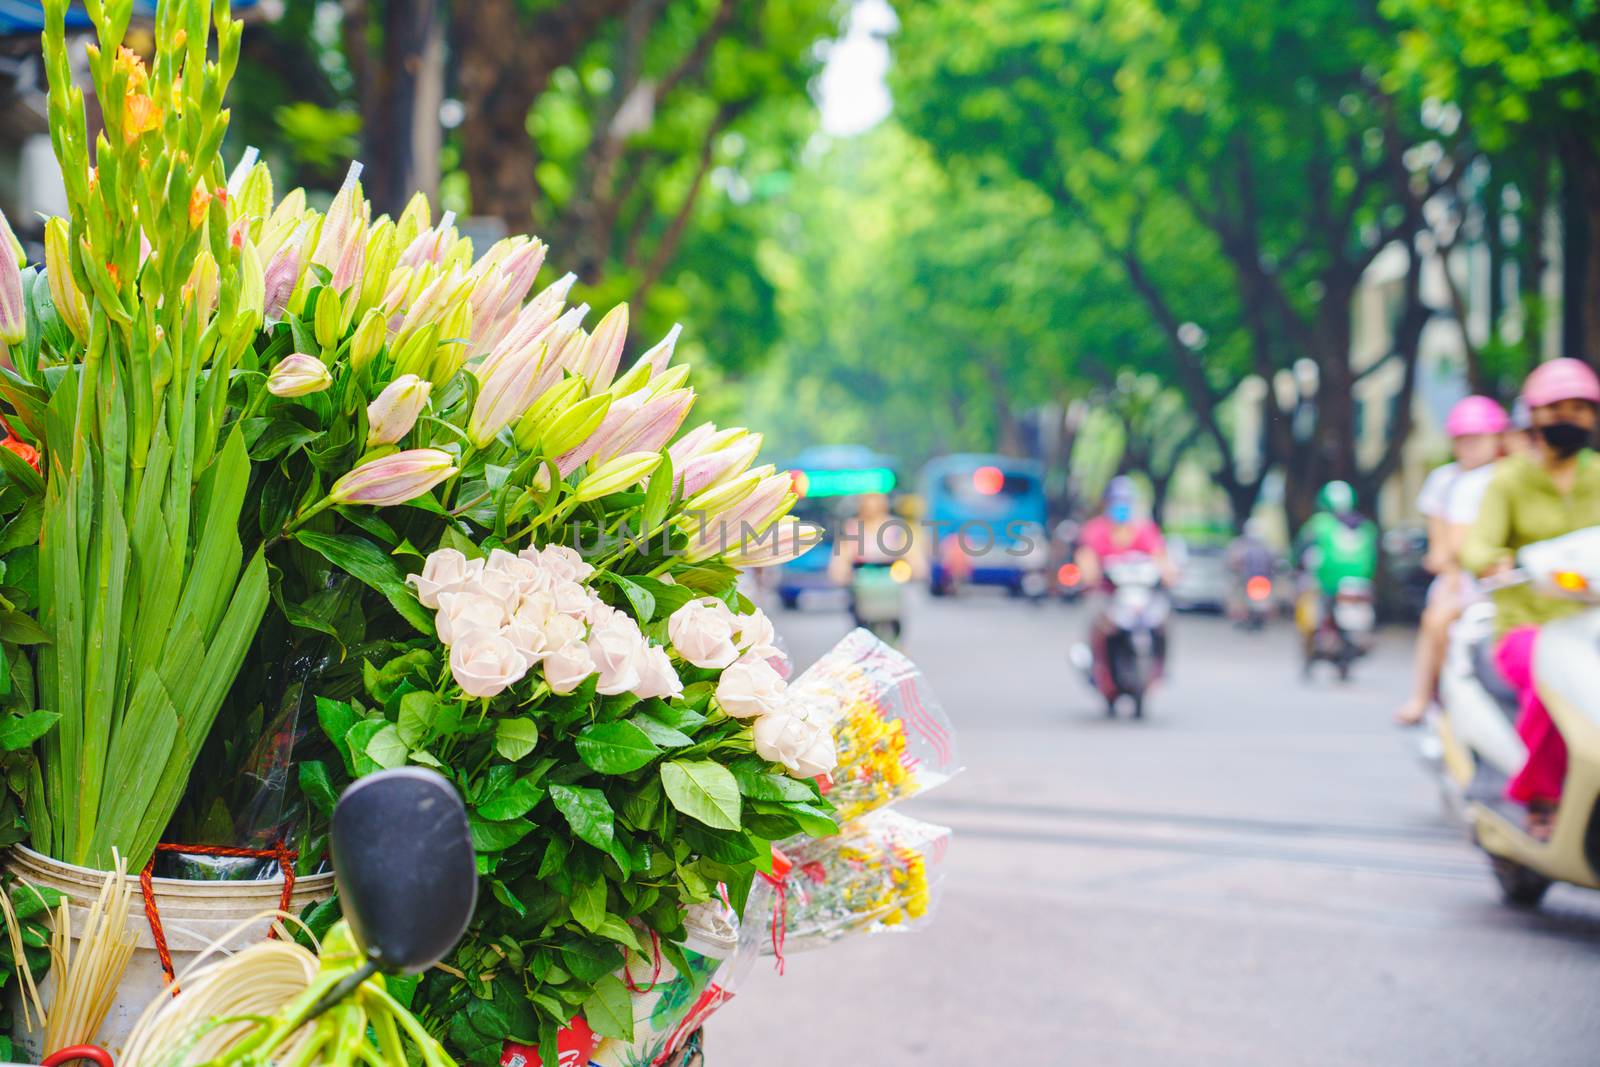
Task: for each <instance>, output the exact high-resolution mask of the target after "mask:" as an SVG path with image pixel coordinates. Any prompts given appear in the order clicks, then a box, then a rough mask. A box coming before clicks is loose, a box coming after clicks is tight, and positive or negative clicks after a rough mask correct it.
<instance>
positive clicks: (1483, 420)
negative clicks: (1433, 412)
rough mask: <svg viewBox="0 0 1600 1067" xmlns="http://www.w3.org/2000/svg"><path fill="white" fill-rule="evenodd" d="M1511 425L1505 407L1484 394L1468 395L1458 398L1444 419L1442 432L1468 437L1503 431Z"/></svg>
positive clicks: (1453, 435)
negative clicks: (1447, 416) (1448, 415)
mask: <svg viewBox="0 0 1600 1067" xmlns="http://www.w3.org/2000/svg"><path fill="white" fill-rule="evenodd" d="M1510 425H1511V420H1510V419H1508V418H1506V409H1505V408H1503V407H1501V406H1500V405H1499V404H1496V403H1495V402H1494V401H1493V400H1490V399H1489V398H1488V397H1486V396H1469V397H1467V398H1465V399H1463V400H1458V401H1457V402H1456V406H1455V407H1453V408H1451V409H1450V417H1449V418H1447V419H1445V420H1444V432H1445V433H1447V434H1449V435H1450V436H1451V437H1468V436H1470V435H1472V434H1480V433H1505V431H1506V428H1507V427H1509V426H1510Z"/></svg>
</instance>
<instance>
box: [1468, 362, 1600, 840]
mask: <svg viewBox="0 0 1600 1067" xmlns="http://www.w3.org/2000/svg"><path fill="white" fill-rule="evenodd" d="M1522 396H1523V398H1524V399H1525V400H1526V401H1527V402H1528V408H1529V410H1530V413H1531V420H1532V424H1533V430H1534V433H1535V434H1536V436H1537V447H1536V449H1535V451H1534V452H1532V453H1530V454H1528V455H1524V456H1512V457H1510V458H1509V459H1507V460H1505V461H1504V462H1503V463H1501V464H1500V465H1499V466H1500V469H1499V470H1498V471H1497V472H1496V473H1495V475H1494V477H1493V479H1492V480H1491V481H1490V482H1489V485H1488V488H1487V489H1486V490H1485V492H1484V496H1483V503H1482V505H1481V507H1480V508H1479V511H1478V518H1477V521H1476V522H1475V523H1474V524H1473V526H1472V529H1471V531H1470V532H1469V533H1468V535H1467V537H1466V540H1465V542H1464V543H1463V545H1462V547H1461V562H1462V565H1463V566H1464V567H1465V568H1466V569H1467V570H1468V571H1470V572H1472V573H1474V574H1478V575H1480V576H1483V577H1489V576H1492V575H1497V574H1501V573H1504V572H1506V571H1509V570H1511V569H1512V568H1513V567H1514V566H1515V562H1516V553H1517V550H1518V549H1520V548H1522V547H1523V546H1524V545H1529V544H1533V543H1535V542H1538V541H1547V540H1549V539H1550V538H1553V537H1559V536H1561V535H1562V534H1567V533H1571V532H1573V531H1575V530H1581V529H1584V528H1587V527H1590V526H1596V525H1600V458H1597V457H1596V455H1595V453H1594V451H1593V450H1592V449H1591V448H1590V447H1589V446H1590V444H1591V443H1592V441H1593V440H1594V434H1595V426H1596V422H1597V411H1600V378H1597V377H1596V376H1595V373H1594V371H1593V370H1591V369H1590V368H1589V367H1588V365H1586V364H1584V363H1583V362H1581V361H1579V360H1576V359H1555V360H1551V361H1550V362H1548V363H1543V364H1541V365H1540V366H1538V367H1536V368H1534V371H1533V373H1532V374H1529V375H1528V380H1527V381H1526V382H1525V383H1524V384H1523V387H1522ZM1493 595H1494V603H1495V613H1496V619H1495V624H1496V634H1497V637H1496V645H1495V663H1496V665H1497V666H1498V667H1499V669H1500V672H1501V674H1503V675H1504V676H1505V678H1506V681H1508V682H1509V683H1510V684H1511V686H1512V688H1513V689H1515V690H1516V691H1517V694H1518V700H1519V705H1520V714H1519V716H1518V718H1517V733H1518V734H1519V735H1520V736H1521V738H1522V740H1523V742H1524V743H1525V744H1526V745H1527V748H1528V758H1527V762H1526V763H1525V764H1524V765H1523V768H1522V770H1521V771H1520V772H1518V773H1517V774H1516V775H1515V776H1513V777H1512V779H1511V781H1510V782H1509V783H1508V785H1507V787H1506V796H1507V798H1508V799H1510V800H1512V801H1515V802H1516V803H1519V804H1522V805H1523V806H1524V807H1526V808H1527V810H1528V821H1527V826H1528V831H1529V833H1531V834H1533V835H1534V836H1535V837H1548V835H1549V832H1550V827H1551V822H1552V819H1553V817H1554V813H1555V808H1556V804H1557V802H1558V801H1559V800H1560V798H1561V787H1562V781H1563V779H1564V778H1565V777H1566V770H1567V747H1566V742H1565V741H1564V740H1563V739H1562V737H1561V733H1560V731H1558V730H1557V729H1556V727H1555V724H1554V723H1553V722H1552V721H1551V718H1550V714H1549V712H1548V711H1547V710H1546V709H1545V706H1544V703H1543V701H1541V700H1540V698H1539V694H1538V692H1537V690H1536V689H1535V688H1534V682H1533V653H1534V647H1535V645H1536V643H1537V641H1538V636H1539V630H1540V627H1542V626H1543V625H1544V624H1545V623H1548V622H1552V621H1554V620H1556V619H1559V618H1562V617H1563V616H1566V615H1570V614H1572V613H1573V612H1576V611H1581V610H1583V605H1582V604H1579V603H1577V602H1575V601H1571V600H1563V599H1560V598H1557V597H1552V596H1548V595H1545V594H1541V593H1540V592H1539V591H1537V590H1536V589H1534V588H1532V587H1531V586H1528V585H1510V586H1507V587H1506V588H1503V589H1499V590H1496V591H1495V592H1494V594H1493Z"/></svg>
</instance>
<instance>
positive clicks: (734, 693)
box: [717, 659, 787, 719]
mask: <svg viewBox="0 0 1600 1067" xmlns="http://www.w3.org/2000/svg"><path fill="white" fill-rule="evenodd" d="M786 688H787V683H786V682H784V680H783V678H782V676H781V675H779V674H778V672H777V671H775V670H773V669H772V667H771V666H770V665H769V664H768V663H766V662H765V661H764V660H758V659H756V660H746V659H742V660H739V661H738V662H737V663H735V664H733V665H732V666H731V667H729V668H728V669H727V670H725V671H723V672H722V677H721V678H719V679H717V703H718V704H719V705H721V707H722V710H723V711H725V712H727V713H728V714H729V715H732V716H733V717H734V718H735V719H753V718H755V717H756V716H758V715H770V714H771V713H772V712H774V711H776V710H778V708H779V707H780V706H781V705H782V703H783V694H784V690H785V689H786Z"/></svg>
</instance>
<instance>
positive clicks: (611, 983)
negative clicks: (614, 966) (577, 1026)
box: [583, 974, 633, 1041]
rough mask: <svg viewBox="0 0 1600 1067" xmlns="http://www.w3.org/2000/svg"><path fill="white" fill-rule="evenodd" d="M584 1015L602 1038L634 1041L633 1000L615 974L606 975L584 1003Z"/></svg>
mask: <svg viewBox="0 0 1600 1067" xmlns="http://www.w3.org/2000/svg"><path fill="white" fill-rule="evenodd" d="M583 1018H584V1020H585V1021H586V1022H588V1024H589V1027H590V1029H592V1030H593V1031H594V1032H595V1033H597V1034H599V1035H600V1036H601V1037H610V1038H615V1039H616V1040H618V1041H632V1040H633V1001H632V1000H631V999H630V998H629V997H628V987H627V986H625V985H623V984H622V980H621V979H619V978H618V977H617V976H616V975H614V974H608V975H604V976H602V977H601V978H600V979H599V980H598V981H596V982H595V984H594V992H593V993H590V994H589V999H587V1000H585V1001H584V1002H583Z"/></svg>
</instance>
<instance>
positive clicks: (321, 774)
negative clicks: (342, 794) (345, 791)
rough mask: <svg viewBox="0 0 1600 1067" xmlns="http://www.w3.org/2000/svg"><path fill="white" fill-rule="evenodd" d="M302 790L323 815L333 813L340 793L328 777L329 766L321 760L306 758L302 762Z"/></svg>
mask: <svg viewBox="0 0 1600 1067" xmlns="http://www.w3.org/2000/svg"><path fill="white" fill-rule="evenodd" d="M300 792H301V793H303V794H304V795H305V798H306V799H307V800H309V801H310V802H311V805H312V807H314V808H316V809H317V810H318V811H319V812H321V813H322V814H323V815H327V816H331V815H333V806H334V805H335V804H337V803H338V802H339V794H338V793H337V792H336V791H335V790H334V788H333V780H332V779H331V778H329V777H328V768H327V765H326V764H324V763H323V762H322V761H321V760H314V759H313V760H305V761H303V762H302V763H301V764H300Z"/></svg>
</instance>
